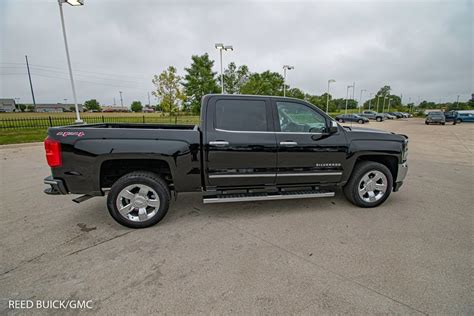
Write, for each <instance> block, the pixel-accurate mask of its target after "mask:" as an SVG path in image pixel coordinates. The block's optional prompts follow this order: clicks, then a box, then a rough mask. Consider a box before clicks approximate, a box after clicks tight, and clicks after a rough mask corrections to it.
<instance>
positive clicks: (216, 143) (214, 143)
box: [209, 140, 229, 147]
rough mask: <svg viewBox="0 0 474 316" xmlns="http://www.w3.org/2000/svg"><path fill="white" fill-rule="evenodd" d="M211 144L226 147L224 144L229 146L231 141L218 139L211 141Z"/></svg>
mask: <svg viewBox="0 0 474 316" xmlns="http://www.w3.org/2000/svg"><path fill="white" fill-rule="evenodd" d="M209 145H212V146H217V147H224V146H228V145H229V142H226V141H223V140H216V141H212V142H209Z"/></svg>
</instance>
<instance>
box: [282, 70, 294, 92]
mask: <svg viewBox="0 0 474 316" xmlns="http://www.w3.org/2000/svg"><path fill="white" fill-rule="evenodd" d="M292 69H295V67H293V66H290V65H283V96H284V97H286V71H287V70H292Z"/></svg>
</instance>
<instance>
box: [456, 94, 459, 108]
mask: <svg viewBox="0 0 474 316" xmlns="http://www.w3.org/2000/svg"><path fill="white" fill-rule="evenodd" d="M456 107H459V94H458V99H457V100H456Z"/></svg>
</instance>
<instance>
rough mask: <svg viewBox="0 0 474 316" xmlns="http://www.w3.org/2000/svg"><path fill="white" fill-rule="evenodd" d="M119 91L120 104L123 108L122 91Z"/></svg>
mask: <svg viewBox="0 0 474 316" xmlns="http://www.w3.org/2000/svg"><path fill="white" fill-rule="evenodd" d="M119 93H120V104H121V105H122V109H123V98H122V91H119Z"/></svg>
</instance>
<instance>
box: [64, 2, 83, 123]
mask: <svg viewBox="0 0 474 316" xmlns="http://www.w3.org/2000/svg"><path fill="white" fill-rule="evenodd" d="M63 3H68V4H70V5H72V6H81V5H84V0H58V4H59V14H60V16H61V26H62V29H63V37H64V47H65V48H66V57H67V66H68V68H69V78H70V79H71V87H72V96H73V97H74V106H75V108H76V123H77V124H80V123H83V121H82V120H81V116H80V115H79V106H78V105H77V96H76V87H75V86H74V78H73V76H72V67H71V58H70V57H69V48H68V46H67V38H66V27H65V25H64V14H63Z"/></svg>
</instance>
